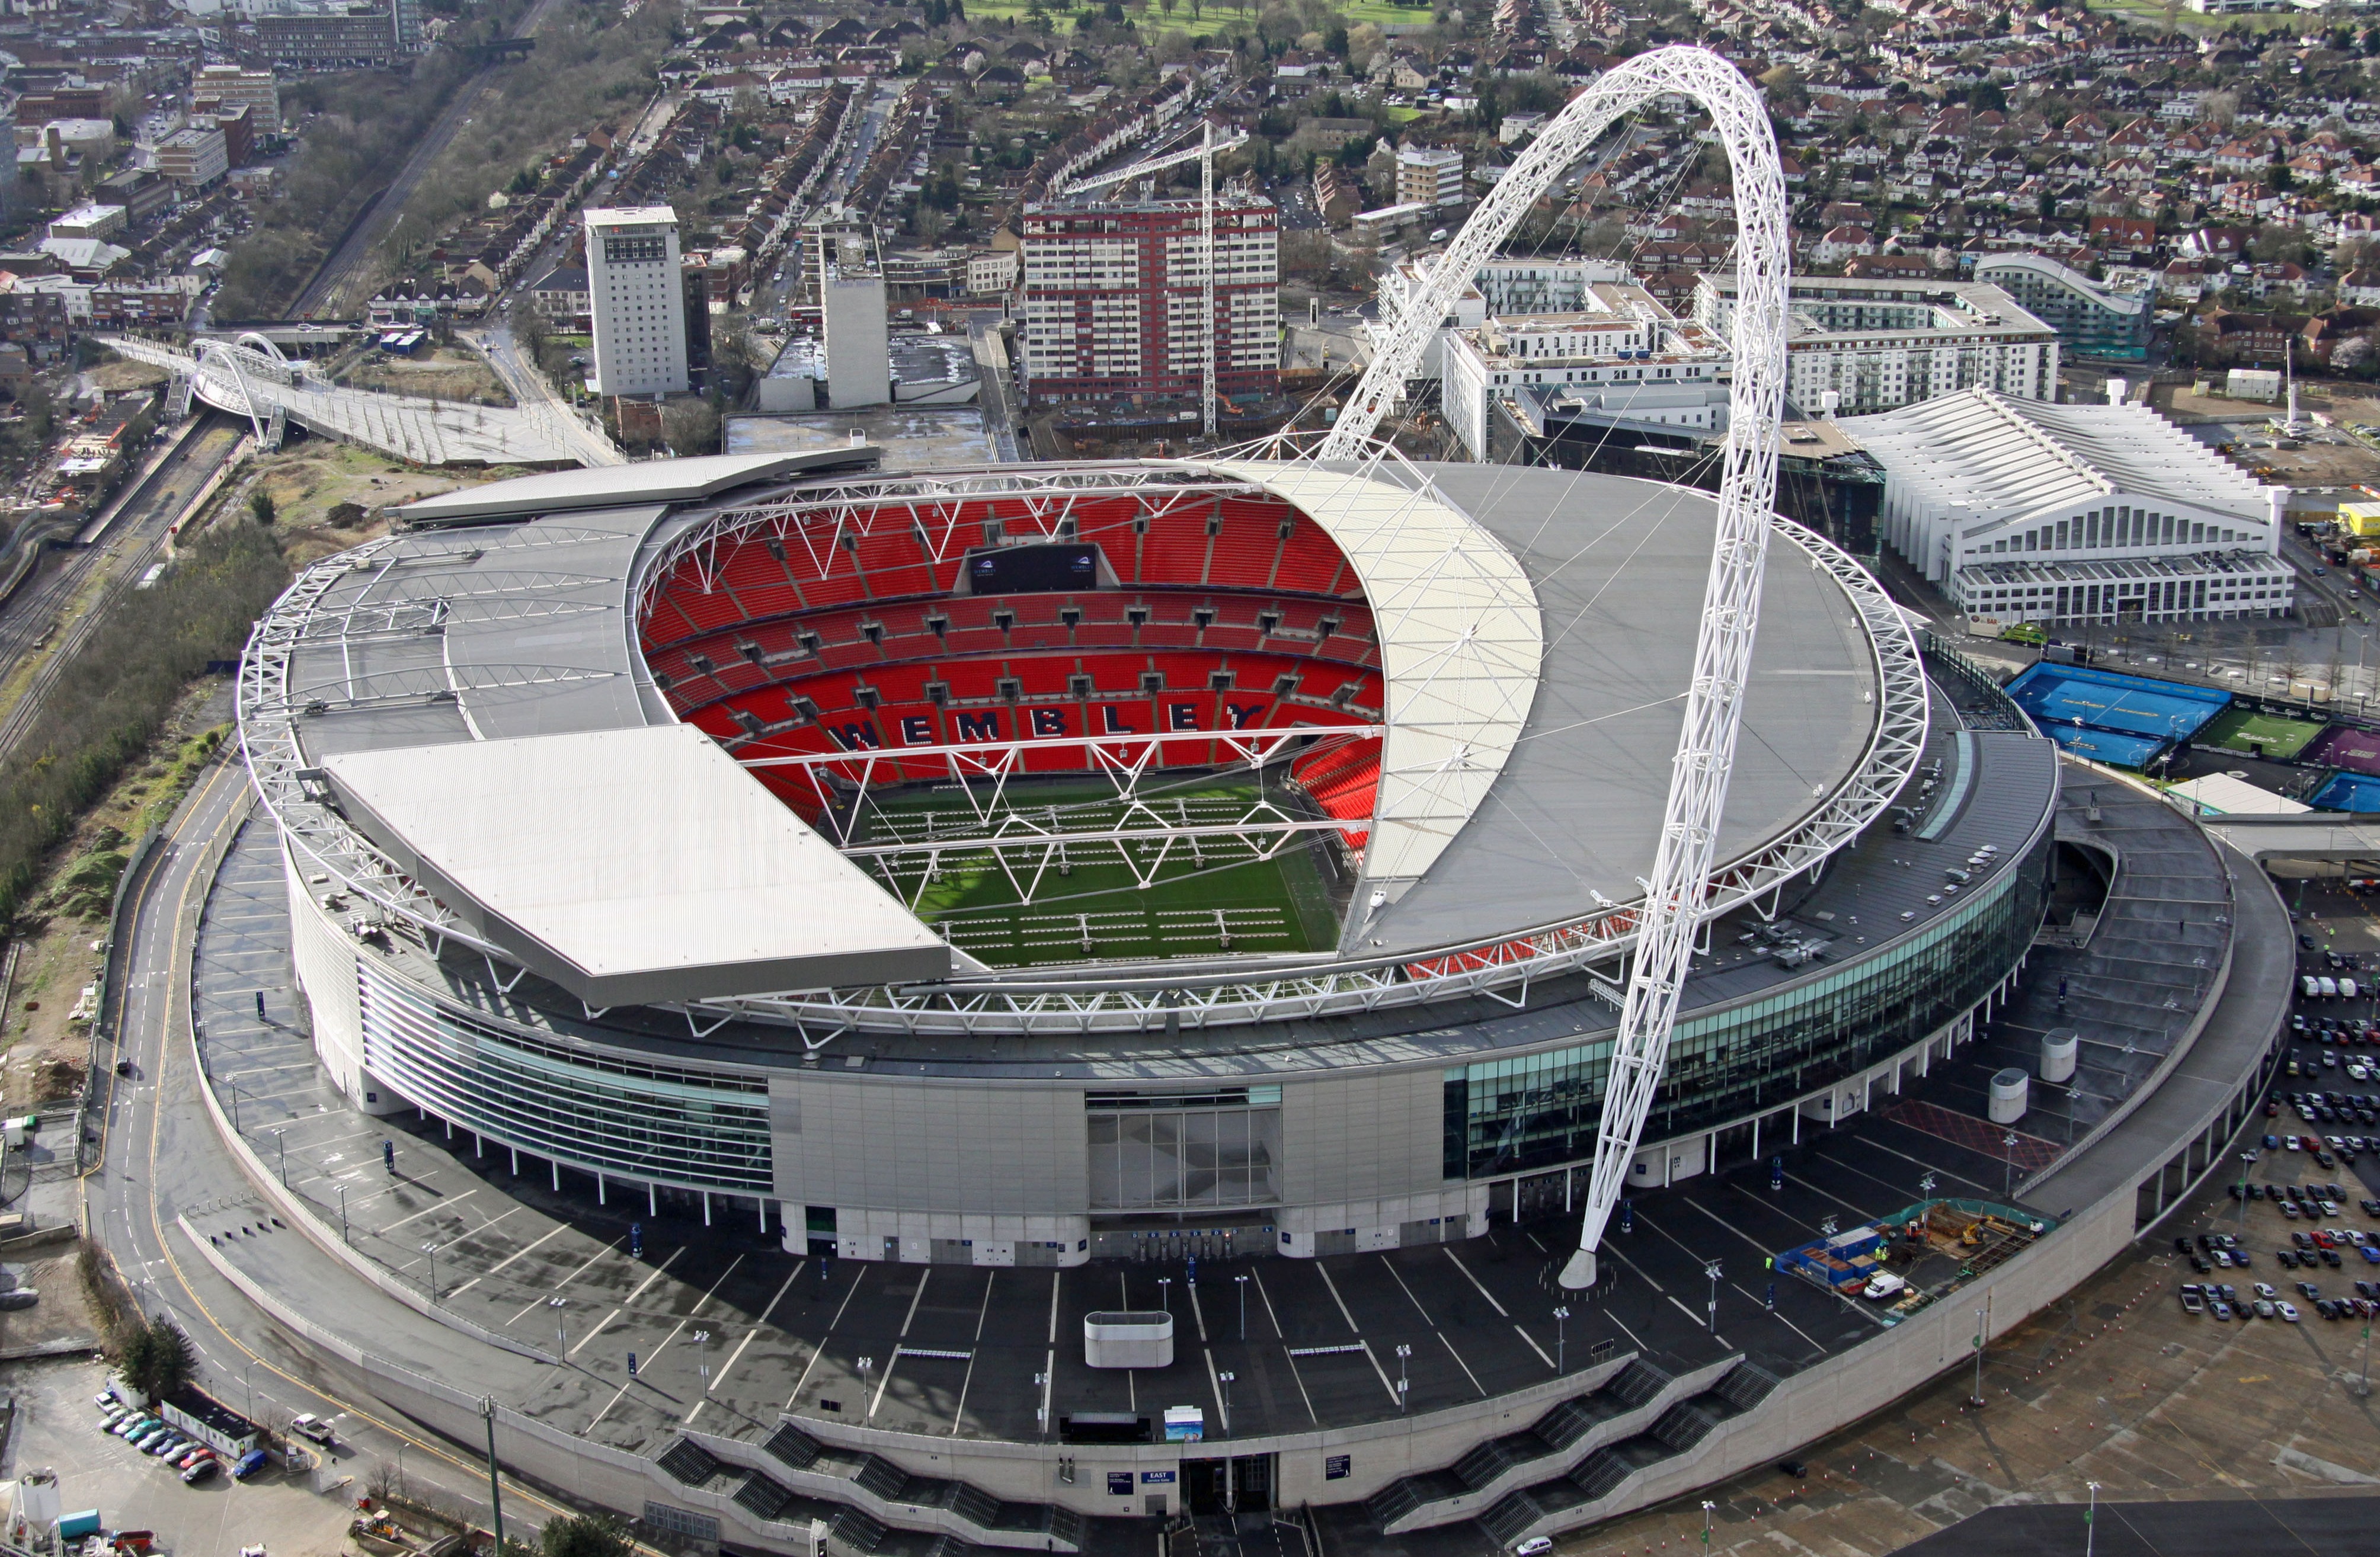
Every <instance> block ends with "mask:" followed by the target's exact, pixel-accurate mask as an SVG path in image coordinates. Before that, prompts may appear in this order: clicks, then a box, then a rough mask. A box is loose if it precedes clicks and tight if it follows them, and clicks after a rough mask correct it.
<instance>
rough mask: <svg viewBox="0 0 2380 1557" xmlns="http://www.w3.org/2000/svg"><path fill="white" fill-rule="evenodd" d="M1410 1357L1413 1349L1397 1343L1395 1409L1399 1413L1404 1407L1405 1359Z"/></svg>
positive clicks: (1405, 1385) (1405, 1384)
mask: <svg viewBox="0 0 2380 1557" xmlns="http://www.w3.org/2000/svg"><path fill="white" fill-rule="evenodd" d="M1412 1356H1413V1348H1412V1347H1411V1346H1406V1345H1405V1344H1404V1343H1403V1342H1402V1341H1400V1342H1398V1343H1397V1409H1398V1410H1399V1411H1403V1409H1404V1408H1405V1406H1406V1400H1405V1390H1406V1387H1407V1378H1406V1374H1405V1359H1406V1358H1410V1357H1412Z"/></svg>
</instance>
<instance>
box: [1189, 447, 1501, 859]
mask: <svg viewBox="0 0 2380 1557" xmlns="http://www.w3.org/2000/svg"><path fill="white" fill-rule="evenodd" d="M1214 468H1216V469H1218V470H1220V471H1222V472H1224V473H1225V474H1227V475H1231V476H1236V477H1241V478H1243V479H1245V480H1248V481H1253V482H1256V483H1257V485H1259V486H1262V487H1264V488H1266V489H1268V490H1270V491H1273V492H1277V493H1279V494H1280V495H1281V496H1282V497H1284V498H1287V499H1288V500H1289V501H1292V502H1293V503H1295V504H1296V505H1297V506H1298V507H1299V508H1300V509H1303V510H1304V511H1305V513H1307V514H1308V515H1309V516H1310V517H1312V519H1313V520H1314V522H1315V523H1316V524H1318V525H1321V526H1322V527H1323V529H1324V530H1326V531H1328V532H1329V533H1330V538H1331V539H1332V540H1334V541H1336V542H1338V543H1339V549H1341V550H1342V551H1344V552H1345V553H1346V554H1347V559H1348V561H1351V562H1353V563H1354V566H1355V572H1356V574H1357V576H1358V577H1360V578H1361V579H1362V580H1363V583H1364V597H1365V598H1366V600H1367V601H1368V602H1369V603H1370V605H1371V608H1372V628H1373V631H1374V632H1375V633H1377V634H1378V635H1379V639H1380V668H1381V671H1382V675H1383V677H1384V679H1385V681H1386V683H1387V687H1388V708H1387V710H1386V713H1387V723H1388V725H1389V727H1390V730H1389V736H1388V742H1387V746H1386V748H1385V750H1384V751H1383V752H1382V754H1381V758H1380V790H1379V802H1378V810H1377V811H1376V812H1375V813H1374V820H1375V823H1376V826H1375V827H1374V829H1373V834H1372V840H1371V843H1370V845H1369V847H1368V848H1367V849H1366V851H1365V859H1364V875H1365V878H1366V880H1368V881H1370V882H1372V883H1374V884H1375V885H1377V886H1379V887H1382V888H1383V889H1385V890H1386V891H1387V892H1388V893H1389V896H1390V898H1391V899H1393V898H1395V897H1396V896H1397V895H1398V894H1399V893H1400V892H1401V891H1402V890H1403V887H1404V886H1405V885H1406V884H1408V883H1410V882H1412V881H1413V880H1415V878H1417V877H1419V876H1420V875H1422V874H1423V873H1424V872H1426V871H1427V870H1428V869H1429V867H1430V866H1431V864H1433V863H1435V862H1436V861H1437V859H1438V856H1439V851H1441V850H1443V849H1444V848H1445V847H1446V845H1447V843H1448V841H1449V840H1450V839H1452V838H1453V837H1454V835H1455V834H1456V833H1457V832H1459V831H1460V830H1461V829H1462V827H1463V824H1464V823H1466V822H1468V821H1469V820H1470V819H1471V815H1472V813H1473V812H1475V811H1476V810H1478V808H1479V804H1480V802H1481V801H1483V800H1485V799H1486V798H1487V795H1488V788H1489V786H1491V785H1493V784H1494V783H1495V782H1496V776H1497V775H1498V774H1500V773H1501V772H1502V771H1503V768H1504V759H1505V757H1506V756H1507V755H1508V754H1510V753H1511V751H1512V742H1514V741H1516V740H1517V739H1519V737H1520V734H1521V730H1522V726H1523V725H1524V723H1525V722H1526V721H1527V719H1528V717H1529V708H1530V706H1531V705H1532V704H1533V703H1534V702H1535V701H1536V694H1537V668H1538V660H1539V657H1540V655H1541V654H1542V653H1543V650H1544V647H1545V637H1544V634H1543V632H1542V631H1541V629H1540V628H1539V625H1538V620H1537V597H1536V591H1535V590H1534V589H1532V588H1531V587H1530V585H1529V580H1528V575H1527V574H1525V573H1523V572H1522V571H1521V565H1520V563H1519V562H1518V561H1516V560H1515V559H1514V558H1513V556H1512V553H1511V552H1509V551H1507V550H1506V549H1504V547H1503V546H1502V545H1501V544H1500V543H1499V542H1498V541H1497V540H1496V539H1495V537H1492V536H1490V535H1489V534H1488V532H1487V531H1486V530H1485V529H1484V528H1483V527H1481V526H1480V525H1478V524H1476V523H1475V522H1474V521H1473V520H1472V519H1471V518H1470V517H1469V516H1467V515H1465V514H1463V513H1461V512H1460V511H1458V510H1456V509H1454V508H1451V507H1450V506H1448V504H1447V503H1446V502H1445V501H1443V500H1441V499H1440V498H1439V495H1438V493H1437V491H1436V489H1423V490H1420V491H1411V490H1407V489H1404V488H1402V487H1398V486H1394V485H1392V484H1390V483H1389V482H1386V481H1378V480H1367V479H1365V478H1363V477H1357V476H1354V475H1350V474H1347V473H1345V472H1342V471H1337V470H1329V469H1324V468H1321V467H1318V466H1315V465H1285V464H1277V463H1270V462H1257V461H1249V462H1245V463H1237V464H1224V465H1217V466H1215V467H1214Z"/></svg>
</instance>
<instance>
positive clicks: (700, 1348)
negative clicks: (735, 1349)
mask: <svg viewBox="0 0 2380 1557" xmlns="http://www.w3.org/2000/svg"><path fill="white" fill-rule="evenodd" d="M694 1346H695V1353H694V1355H695V1370H696V1371H697V1372H698V1373H700V1374H701V1375H702V1393H703V1394H710V1331H708V1330H698V1331H696V1332H695V1333H694Z"/></svg>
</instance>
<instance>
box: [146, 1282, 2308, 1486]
mask: <svg viewBox="0 0 2380 1557" xmlns="http://www.w3.org/2000/svg"><path fill="white" fill-rule="evenodd" d="M2292 1317H2295V1316H2292ZM222 1468H223V1466H222V1465H221V1463H220V1462H219V1461H217V1460H216V1459H215V1457H214V1456H213V1455H212V1454H209V1455H208V1456H207V1457H206V1458H205V1459H202V1460H199V1461H197V1462H195V1463H194V1464H192V1465H189V1466H185V1467H184V1468H183V1471H182V1485H183V1486H185V1487H195V1486H197V1485H198V1484H199V1483H200V1482H201V1481H204V1480H206V1479H208V1478H210V1477H212V1476H213V1475H214V1474H215V1472H217V1471H218V1470H220V1469H222Z"/></svg>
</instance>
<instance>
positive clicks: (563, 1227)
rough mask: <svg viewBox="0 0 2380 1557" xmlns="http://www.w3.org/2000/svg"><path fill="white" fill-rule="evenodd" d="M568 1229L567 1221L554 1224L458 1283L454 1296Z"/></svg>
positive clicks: (541, 1246) (458, 1295) (460, 1294)
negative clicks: (546, 1232) (519, 1247)
mask: <svg viewBox="0 0 2380 1557" xmlns="http://www.w3.org/2000/svg"><path fill="white" fill-rule="evenodd" d="M505 1214H506V1215H510V1214H511V1213H509V1212H507V1213H505ZM568 1231H570V1224H569V1223H567V1222H565V1223H561V1224H559V1225H556V1226H555V1227H554V1229H553V1231H552V1232H550V1233H548V1234H546V1235H545V1237H541V1238H540V1239H538V1240H537V1242H535V1243H533V1244H530V1245H529V1246H528V1248H526V1249H515V1250H514V1251H513V1252H512V1253H510V1254H507V1255H505V1256H504V1258H503V1259H501V1260H499V1261H496V1262H495V1263H494V1264H492V1265H491V1266H489V1267H488V1268H487V1269H486V1270H484V1271H482V1272H480V1273H479V1274H478V1275H476V1276H473V1277H472V1278H471V1279H470V1280H469V1281H467V1282H465V1283H464V1284H463V1285H460V1286H458V1287H456V1288H455V1292H454V1296H455V1297H457V1298H460V1297H461V1296H463V1294H465V1293H466V1292H468V1291H470V1290H471V1288H473V1287H475V1286H477V1285H480V1283H481V1282H483V1281H485V1280H487V1278H488V1277H490V1276H492V1275H494V1274H495V1273H497V1272H498V1271H501V1270H503V1269H504V1267H505V1266H507V1265H509V1264H511V1263H512V1262H513V1261H516V1260H517V1259H519V1258H520V1257H521V1256H522V1255H524V1254H528V1253H531V1252H533V1251H535V1250H537V1249H541V1248H543V1247H544V1246H545V1245H546V1244H548V1243H550V1242H552V1241H553V1239H555V1238H558V1237H561V1236H562V1235H563V1234H565V1233H566V1232H568Z"/></svg>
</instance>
